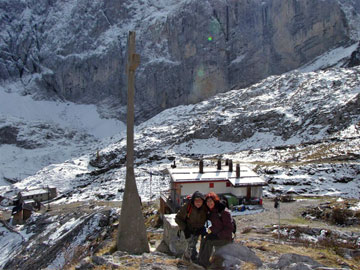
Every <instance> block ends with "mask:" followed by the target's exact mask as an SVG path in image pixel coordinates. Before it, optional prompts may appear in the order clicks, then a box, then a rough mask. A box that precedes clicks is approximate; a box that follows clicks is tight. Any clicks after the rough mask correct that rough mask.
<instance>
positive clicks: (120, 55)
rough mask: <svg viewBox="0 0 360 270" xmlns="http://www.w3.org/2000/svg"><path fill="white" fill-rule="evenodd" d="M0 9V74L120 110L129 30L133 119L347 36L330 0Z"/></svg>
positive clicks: (242, 82) (300, 60) (298, 61)
mask: <svg viewBox="0 0 360 270" xmlns="http://www.w3.org/2000/svg"><path fill="white" fill-rule="evenodd" d="M0 8H1V10H2V11H1V18H2V20H1V24H0V27H1V28H2V29H3V30H2V31H1V33H0V35H1V37H2V40H3V42H2V43H1V45H0V80H1V81H5V80H7V79H10V78H21V79H22V80H23V81H24V85H25V86H26V88H27V92H29V93H36V95H37V97H38V98H49V97H52V98H54V97H55V98H58V97H60V98H62V99H65V100H69V101H74V102H79V103H94V104H100V105H102V106H100V108H105V109H104V111H107V112H108V110H109V108H116V109H113V113H112V114H113V115H111V114H110V115H108V116H114V114H116V116H117V117H120V118H123V117H124V113H122V110H121V106H122V105H123V106H125V105H126V95H127V94H126V91H127V89H126V75H125V72H124V70H125V66H126V59H127V56H126V42H127V33H128V31H129V30H135V31H136V33H137V52H138V53H139V54H140V55H141V65H140V67H139V68H138V70H137V74H136V119H137V121H138V122H139V121H142V120H144V119H147V118H149V117H151V116H153V115H155V114H157V113H158V112H160V111H162V110H163V109H166V108H169V107H173V106H177V105H180V104H189V103H196V102H199V101H201V100H204V99H206V98H208V97H211V96H213V95H215V94H217V93H219V92H224V91H227V90H229V89H233V88H240V87H245V86H248V85H250V84H252V83H254V82H257V81H259V80H260V79H263V78H265V77H267V76H269V75H272V74H281V73H283V72H286V71H289V70H292V69H294V68H297V67H299V66H301V65H302V64H305V63H306V62H308V61H310V60H312V59H313V58H314V57H316V56H318V55H320V54H322V53H323V52H325V51H327V50H329V49H331V48H333V47H336V46H338V45H339V44H343V43H346V42H347V41H348V40H349V34H348V24H347V21H346V17H345V15H344V13H343V12H342V10H341V7H340V4H339V3H338V1H336V0H329V1H296V0H287V1H283V0H266V1H265V0H262V1H260V0H253V1H249V0H228V1H223V0H208V1H197V0H188V1H187V0H183V1H175V0H169V1H168V2H167V3H166V5H165V4H163V6H162V4H161V3H158V1H153V0H138V1H129V0H126V1H115V0H109V1H100V0H94V1H85V0H78V1H65V2H64V1H61V0H40V1H34V0H30V1H27V2H24V1H20V0H14V1H10V2H9V3H5V2H1V3H0ZM354 10H355V9H354ZM35 74H36V76H35Z"/></svg>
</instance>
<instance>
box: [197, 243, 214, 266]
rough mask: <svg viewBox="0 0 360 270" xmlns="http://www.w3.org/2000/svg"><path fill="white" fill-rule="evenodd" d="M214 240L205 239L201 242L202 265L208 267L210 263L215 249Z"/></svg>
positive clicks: (200, 255) (200, 261) (200, 258)
mask: <svg viewBox="0 0 360 270" xmlns="http://www.w3.org/2000/svg"><path fill="white" fill-rule="evenodd" d="M213 241H214V240H208V239H203V241H202V242H201V247H200V253H199V263H200V264H201V265H202V266H205V267H207V266H209V264H210V262H209V259H210V256H211V253H212V250H213Z"/></svg>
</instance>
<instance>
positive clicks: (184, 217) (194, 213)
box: [175, 193, 207, 234]
mask: <svg viewBox="0 0 360 270" xmlns="http://www.w3.org/2000/svg"><path fill="white" fill-rule="evenodd" d="M194 194H195V193H194ZM195 196H196V194H195ZM194 199H195V197H194V195H193V196H192V198H191V200H190V201H189V202H188V203H186V204H184V205H183V206H182V207H181V208H180V210H179V211H178V213H177V214H176V217H175V222H176V223H177V224H178V226H179V229H180V230H182V231H184V232H185V230H187V232H190V233H191V234H199V230H201V229H202V228H203V227H204V225H205V221H206V213H207V208H206V206H205V203H203V205H202V206H201V207H200V208H196V207H195V206H194Z"/></svg>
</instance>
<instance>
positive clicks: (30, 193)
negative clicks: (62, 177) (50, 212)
mask: <svg viewBox="0 0 360 270" xmlns="http://www.w3.org/2000/svg"><path fill="white" fill-rule="evenodd" d="M56 196H57V191H56V187H47V188H37V189H29V190H23V191H20V192H19V193H18V199H19V200H20V201H26V200H34V201H38V202H43V201H48V200H51V199H53V198H55V197H56Z"/></svg>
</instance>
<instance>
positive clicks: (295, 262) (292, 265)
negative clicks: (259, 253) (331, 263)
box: [270, 253, 323, 270]
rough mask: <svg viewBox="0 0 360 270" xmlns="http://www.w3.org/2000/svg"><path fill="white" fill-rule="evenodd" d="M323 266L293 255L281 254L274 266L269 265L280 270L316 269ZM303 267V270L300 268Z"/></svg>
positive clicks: (309, 259) (306, 258) (304, 257)
mask: <svg viewBox="0 0 360 270" xmlns="http://www.w3.org/2000/svg"><path fill="white" fill-rule="evenodd" d="M322 266H323V265H322V264H320V263H318V262H317V261H315V260H314V259H312V258H310V257H308V256H303V255H299V254H294V253H287V254H283V255H282V256H281V257H280V259H279V261H278V262H277V263H276V264H270V267H271V268H273V269H281V270H297V269H302V270H303V269H304V270H307V269H316V268H318V267H322ZM301 267H303V268H301Z"/></svg>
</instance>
